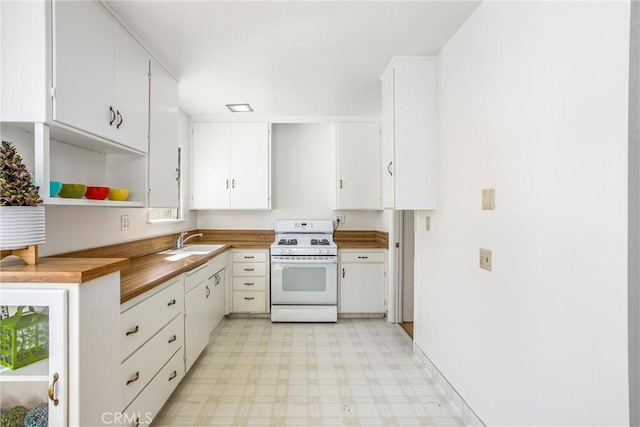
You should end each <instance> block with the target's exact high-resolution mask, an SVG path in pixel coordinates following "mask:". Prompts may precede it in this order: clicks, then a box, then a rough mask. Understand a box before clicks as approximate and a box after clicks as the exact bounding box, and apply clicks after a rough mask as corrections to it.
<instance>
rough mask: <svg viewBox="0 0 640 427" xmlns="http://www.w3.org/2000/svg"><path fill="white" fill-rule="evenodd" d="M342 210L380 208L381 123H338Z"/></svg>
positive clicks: (339, 185) (339, 184)
mask: <svg viewBox="0 0 640 427" xmlns="http://www.w3.org/2000/svg"><path fill="white" fill-rule="evenodd" d="M337 132H338V138H337V145H338V147H337V148H338V149H337V154H338V159H337V160H338V161H337V166H338V173H337V184H338V197H337V208H338V209H380V208H381V202H380V126H379V125H378V123H356V122H353V123H346V122H343V123H338V131H337Z"/></svg>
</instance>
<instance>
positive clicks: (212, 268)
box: [207, 252, 229, 278]
mask: <svg viewBox="0 0 640 427" xmlns="http://www.w3.org/2000/svg"><path fill="white" fill-rule="evenodd" d="M227 264H229V252H225V253H223V254H220V255H218V256H216V257H215V258H212V259H211V260H210V261H209V267H208V272H207V278H209V277H211V276H212V275H214V274H216V273H217V272H218V271H220V270H222V269H223V268H226V267H227Z"/></svg>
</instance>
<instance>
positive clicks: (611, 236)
mask: <svg viewBox="0 0 640 427" xmlns="http://www.w3.org/2000/svg"><path fill="white" fill-rule="evenodd" d="M628 58H629V2H628V1H626V2H625V1H619V2H492V1H490V2H484V3H482V4H481V5H480V7H479V8H478V9H477V10H476V12H475V13H474V14H473V15H472V16H471V17H470V19H469V20H468V21H467V22H466V23H465V24H464V25H463V26H462V27H461V29H460V30H459V31H458V32H457V33H456V34H455V36H454V37H453V38H452V39H451V40H450V42H449V43H448V44H447V45H446V46H445V48H444V49H443V50H442V51H441V54H440V56H439V61H440V81H441V89H440V93H439V97H440V100H439V108H440V124H441V129H440V149H439V154H438V156H439V158H438V162H439V163H438V164H439V165H441V166H442V167H440V169H439V170H440V173H439V177H438V200H439V208H438V210H437V211H435V212H424V211H423V212H419V213H418V219H417V223H418V224H424V217H425V216H426V215H427V214H428V215H430V216H431V231H430V232H426V231H425V230H424V227H418V230H419V231H418V232H417V235H416V257H417V280H416V290H415V291H416V294H415V297H416V313H415V315H416V319H415V343H416V345H418V346H419V347H420V349H422V350H423V351H424V352H425V353H426V354H427V355H428V357H429V358H430V359H431V360H432V361H433V362H434V363H435V365H436V366H437V367H438V368H439V369H440V371H441V372H442V373H443V374H444V376H445V377H446V378H447V379H448V380H449V381H450V382H451V384H452V385H453V386H454V387H455V388H456V389H457V391H458V392H459V393H460V394H461V395H462V397H463V398H464V399H465V400H466V401H467V403H468V404H469V405H470V407H471V408H472V409H473V410H475V412H476V413H477V414H478V416H479V417H480V418H481V419H482V420H483V421H484V422H485V423H487V424H488V425H625V424H627V425H628V422H629V419H628V416H629V412H628V405H629V402H628V398H627V396H628V394H627V393H628V390H627V387H628V378H627V325H626V320H627V300H626V296H627V295H626V293H627V278H626V274H627V260H626V258H627V227H626V223H627V222H626V220H627V216H626V215H627V213H626V212H627V180H626V178H627V120H628V115H627V102H628V82H629V76H628V70H629V63H628ZM483 188H495V189H496V210H495V211H482V210H481V190H482V189H483ZM481 247H482V248H488V249H491V250H492V251H493V272H487V271H484V270H480V269H479V268H478V250H479V248H481Z"/></svg>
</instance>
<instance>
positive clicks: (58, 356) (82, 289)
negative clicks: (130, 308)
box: [0, 272, 121, 426]
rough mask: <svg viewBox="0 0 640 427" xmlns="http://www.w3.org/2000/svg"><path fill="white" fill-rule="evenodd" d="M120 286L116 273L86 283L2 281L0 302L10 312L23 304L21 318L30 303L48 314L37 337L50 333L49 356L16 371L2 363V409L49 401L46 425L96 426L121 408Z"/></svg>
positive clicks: (0, 382)
mask: <svg viewBox="0 0 640 427" xmlns="http://www.w3.org/2000/svg"><path fill="white" fill-rule="evenodd" d="M119 285H120V273H118V272H115V273H111V274H108V275H106V276H103V277H100V278H97V279H94V280H90V281H87V282H83V283H0V302H1V305H2V306H6V307H7V309H8V311H9V313H8V314H9V315H10V316H16V315H18V314H17V313H18V308H19V307H22V310H23V311H22V319H23V320H28V318H27V317H26V316H31V313H30V310H31V309H30V307H33V308H34V310H35V311H36V312H37V313H47V314H48V320H47V323H48V328H46V329H45V331H46V332H42V330H41V329H36V331H38V332H35V333H36V334H37V336H38V339H42V336H41V334H47V336H46V339H47V342H48V350H47V356H48V357H46V358H45V359H42V360H39V361H36V362H34V363H32V364H29V365H26V366H23V367H20V368H17V369H15V370H11V369H9V368H7V367H4V366H2V367H0V406H1V407H2V408H3V409H4V410H8V409H11V408H12V407H14V406H18V405H23V406H26V407H28V408H29V409H31V408H33V407H35V406H36V405H37V404H40V403H44V402H47V403H48V415H49V418H48V422H47V425H50V426H69V425H71V426H97V425H104V424H105V422H106V421H108V417H109V414H114V413H116V412H117V411H118V410H119V409H121V408H119V407H118V383H117V375H114V372H117V371H118V367H119V364H120V363H119V354H118V345H114V342H115V343H117V341H118V329H117V328H115V327H114V325H117V324H118V316H119V314H120V313H119V310H118V305H119V302H120V286H119ZM18 316H19V315H18ZM3 326H5V325H4V324H3ZM23 326H24V325H23ZM25 345H29V342H28V341H27V342H26V343H25ZM3 421H4V420H3ZM2 425H5V423H4V422H3V423H2Z"/></svg>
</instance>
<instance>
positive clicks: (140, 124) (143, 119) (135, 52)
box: [113, 25, 177, 153]
mask: <svg viewBox="0 0 640 427" xmlns="http://www.w3.org/2000/svg"><path fill="white" fill-rule="evenodd" d="M114 108H115V109H116V122H115V123H114V125H115V127H116V131H115V133H114V134H113V139H114V140H115V141H117V142H119V143H121V144H124V145H126V146H127V147H131V148H134V149H136V150H139V151H142V152H143V153H146V152H147V150H148V139H147V135H148V134H149V58H148V57H147V55H146V53H145V52H144V50H142V47H140V45H139V44H138V43H137V42H136V41H135V40H134V39H133V38H132V37H131V36H130V35H129V34H128V33H127V32H126V31H125V30H124V29H123V28H122V27H120V26H119V25H116V26H115V101H114ZM176 126H177V122H176Z"/></svg>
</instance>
